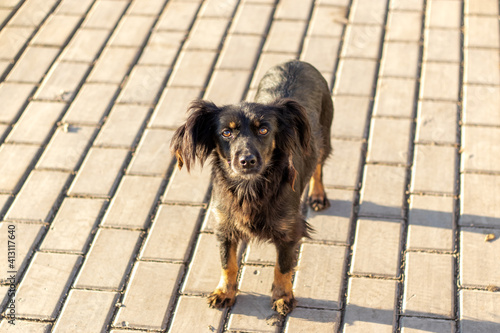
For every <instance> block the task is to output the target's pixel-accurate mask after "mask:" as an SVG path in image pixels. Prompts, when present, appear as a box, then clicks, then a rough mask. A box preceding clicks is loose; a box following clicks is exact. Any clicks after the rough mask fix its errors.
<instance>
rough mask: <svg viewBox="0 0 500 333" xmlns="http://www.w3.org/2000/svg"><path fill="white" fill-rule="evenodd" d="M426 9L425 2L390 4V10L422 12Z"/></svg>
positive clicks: (400, 0)
mask: <svg viewBox="0 0 500 333" xmlns="http://www.w3.org/2000/svg"><path fill="white" fill-rule="evenodd" d="M423 7H424V1H423V0H411V1H408V0H393V1H391V2H390V4H389V9H392V10H405V9H406V10H417V11H418V10H422V9H423Z"/></svg>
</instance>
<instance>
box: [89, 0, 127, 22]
mask: <svg viewBox="0 0 500 333" xmlns="http://www.w3.org/2000/svg"><path fill="white" fill-rule="evenodd" d="M128 3H129V2H128V1H127V0H123V1H121V0H120V1H117V0H99V1H97V2H96V3H95V4H94V6H92V9H91V10H90V12H89V14H88V15H87V18H86V19H85V21H84V22H83V24H82V26H83V27H85V28H103V29H112V28H113V27H114V26H115V25H116V23H117V22H118V20H119V19H120V17H121V16H122V14H123V12H124V11H125V9H126V7H127V5H128Z"/></svg>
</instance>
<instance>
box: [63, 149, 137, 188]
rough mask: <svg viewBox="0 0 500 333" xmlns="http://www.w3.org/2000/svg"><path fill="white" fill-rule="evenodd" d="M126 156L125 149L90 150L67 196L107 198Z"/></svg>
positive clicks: (126, 151)
mask: <svg viewBox="0 0 500 333" xmlns="http://www.w3.org/2000/svg"><path fill="white" fill-rule="evenodd" d="M127 155H128V150H125V149H104V148H91V149H90V151H89V152H88V154H87V157H86V159H85V161H84V162H83V165H82V167H81V168H80V170H79V171H78V173H77V175H76V178H75V180H74V181H73V184H72V185H71V187H70V189H69V190H68V195H84V196H85V195H90V196H102V197H109V196H110V195H111V192H112V190H113V188H114V187H115V186H116V182H117V178H118V176H119V174H120V173H121V169H122V166H123V163H124V161H125V158H126V157H127Z"/></svg>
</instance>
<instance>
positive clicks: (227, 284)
mask: <svg viewBox="0 0 500 333" xmlns="http://www.w3.org/2000/svg"><path fill="white" fill-rule="evenodd" d="M219 240H220V249H219V250H220V258H221V263H222V274H221V277H220V281H219V285H218V286H217V288H216V289H215V290H214V292H213V293H211V294H210V295H209V296H208V304H209V305H210V306H211V307H213V308H223V307H226V306H232V305H233V304H234V301H235V300H236V291H237V280H236V278H237V275H238V259H237V257H236V250H237V248H238V243H237V242H236V241H232V240H230V239H228V238H227V237H225V236H221V235H219Z"/></svg>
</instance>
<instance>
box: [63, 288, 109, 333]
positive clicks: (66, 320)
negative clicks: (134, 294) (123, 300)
mask: <svg viewBox="0 0 500 333" xmlns="http://www.w3.org/2000/svg"><path fill="white" fill-rule="evenodd" d="M118 296H119V295H118V293H114V292H106V291H92V290H75V289H73V290H71V291H70V293H69V295H68V299H67V300H66V302H65V304H64V307H63V309H62V311H61V314H60V315H59V317H58V319H57V321H56V323H55V325H54V330H53V332H57V333H62V332H83V331H85V332H102V331H104V330H106V328H107V325H108V322H109V321H110V320H111V316H112V315H113V311H114V309H115V303H116V301H117V300H118ZM89 304H92V306H89Z"/></svg>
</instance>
